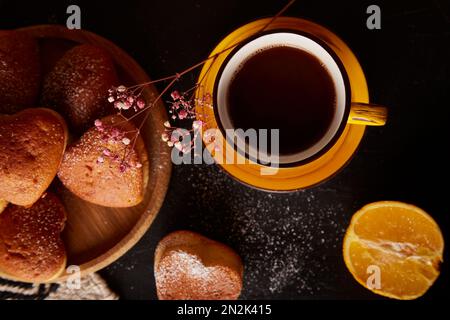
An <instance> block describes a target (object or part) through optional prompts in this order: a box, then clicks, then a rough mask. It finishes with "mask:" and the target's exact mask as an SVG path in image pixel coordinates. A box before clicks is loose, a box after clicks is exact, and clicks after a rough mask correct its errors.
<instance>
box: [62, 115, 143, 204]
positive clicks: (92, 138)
mask: <svg viewBox="0 0 450 320" xmlns="http://www.w3.org/2000/svg"><path fill="white" fill-rule="evenodd" d="M101 121H102V123H103V124H104V126H105V127H107V128H105V131H103V132H100V131H99V130H98V129H97V128H95V127H93V128H91V129H89V130H88V131H87V132H86V133H85V134H84V135H83V136H82V137H81V138H80V139H79V140H78V142H76V143H74V144H72V145H71V146H69V147H68V148H67V150H66V153H65V154H64V159H63V162H62V164H61V167H60V169H59V172H58V177H59V179H60V180H61V182H62V183H63V184H64V186H65V187H66V188H68V189H69V190H70V191H72V192H73V193H74V194H76V195H77V196H79V197H80V198H82V199H84V200H86V201H89V202H92V203H95V204H98V205H102V206H106V207H132V206H135V205H137V204H139V203H140V202H141V201H142V199H143V197H144V189H145V186H146V183H147V180H148V174H146V172H147V169H146V168H148V157H147V151H146V149H145V145H144V141H143V140H142V137H141V136H140V135H138V137H137V139H136V143H135V145H134V148H133V143H131V144H130V145H129V146H128V147H127V146H125V145H124V144H122V143H120V142H119V143H117V142H112V141H110V140H109V139H107V138H105V137H106V136H108V134H110V132H111V130H113V129H117V130H119V131H120V132H127V133H126V134H125V135H126V137H128V138H129V139H130V140H131V141H133V139H134V137H135V134H136V130H137V128H136V127H135V126H134V125H133V124H131V123H130V122H128V121H125V120H124V119H123V118H121V117H119V116H116V115H114V116H108V117H106V118H103V119H102V120H101ZM105 149H108V150H110V152H111V153H113V154H117V155H120V157H119V158H118V159H116V160H114V159H111V158H109V157H106V156H104V157H103V158H104V162H103V163H99V162H98V158H99V157H100V156H102V154H103V151H104V150H105ZM125 153H126V154H127V161H126V162H127V163H128V164H129V165H130V166H129V167H128V168H127V169H126V170H125V171H121V170H120V164H121V160H122V157H123V155H125ZM138 163H139V164H140V165H141V167H137V164H138Z"/></svg>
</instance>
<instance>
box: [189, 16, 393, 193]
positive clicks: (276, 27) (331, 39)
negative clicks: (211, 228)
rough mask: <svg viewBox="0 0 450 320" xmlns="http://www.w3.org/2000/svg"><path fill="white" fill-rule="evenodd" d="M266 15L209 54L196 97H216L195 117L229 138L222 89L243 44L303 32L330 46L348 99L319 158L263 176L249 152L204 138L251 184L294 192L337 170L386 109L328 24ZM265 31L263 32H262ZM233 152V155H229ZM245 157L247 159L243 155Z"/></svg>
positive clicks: (218, 156)
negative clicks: (371, 98) (371, 99)
mask: <svg viewBox="0 0 450 320" xmlns="http://www.w3.org/2000/svg"><path fill="white" fill-rule="evenodd" d="M269 20H270V19H262V20H258V21H254V22H252V23H249V24H247V25H245V26H243V27H241V28H238V29H237V30H235V31H234V32H232V33H231V34H230V35H228V36H227V37H226V38H225V39H223V40H222V42H220V43H219V45H218V46H217V47H216V48H215V49H214V51H213V52H212V53H211V57H213V58H211V59H210V60H209V61H208V62H207V63H206V64H205V65H204V67H203V69H202V72H201V74H200V76H199V87H198V89H197V91H196V97H197V101H202V99H203V97H205V95H208V96H212V99H211V101H212V105H208V104H205V103H198V104H197V106H196V112H197V118H198V119H200V120H203V121H204V122H205V123H207V124H208V125H207V127H208V128H213V129H217V132H219V135H220V134H222V137H221V139H219V140H221V141H226V139H225V138H224V135H223V132H222V133H221V131H220V128H223V126H222V123H221V120H220V117H219V116H218V113H219V112H218V108H220V101H219V100H220V97H219V95H220V90H219V89H218V87H219V85H218V84H219V83H220V80H221V77H222V73H223V71H224V69H226V67H227V65H228V63H229V62H230V60H232V59H233V56H234V55H235V54H236V52H238V51H239V49H241V48H242V47H243V46H245V44H248V43H250V42H252V41H254V40H255V39H260V38H261V37H263V36H265V35H277V34H279V33H287V34H295V35H301V36H303V37H306V38H308V39H310V40H312V41H313V42H314V43H316V44H317V45H319V46H320V47H321V48H323V49H324V50H326V51H327V52H328V53H330V55H331V56H332V58H333V59H334V60H335V62H336V64H337V65H338V67H339V70H340V72H341V74H342V78H343V79H345V81H344V82H345V92H346V102H345V104H343V107H342V110H341V111H342V114H343V116H342V120H340V121H339V128H337V129H336V133H335V136H334V137H333V139H330V140H329V143H328V144H327V145H326V147H322V148H321V149H320V152H317V153H316V154H315V156H312V157H308V158H306V159H304V160H303V161H301V162H297V163H295V164H294V165H287V166H281V167H280V168H278V170H276V171H274V173H273V174H268V175H267V174H261V173H262V172H263V171H264V169H265V168H264V166H263V165H261V164H260V163H257V162H254V161H249V160H248V159H246V157H245V155H243V154H241V153H240V152H236V150H235V149H234V147H232V148H226V143H225V144H224V145H222V146H220V148H217V146H216V147H214V148H212V147H211V145H210V144H209V142H210V141H207V140H208V138H206V137H205V136H204V137H203V138H204V139H203V140H204V142H205V144H206V145H207V148H208V149H209V150H210V152H211V153H212V154H213V156H214V158H215V160H216V162H217V163H218V164H219V165H220V166H221V167H222V168H223V169H224V170H225V171H226V172H227V173H229V174H230V175H231V176H233V177H234V178H236V179H237V180H239V181H241V182H243V183H245V184H248V185H250V186H253V187H256V188H260V189H264V190H269V191H291V190H298V189H304V188H307V187H310V186H313V185H316V184H318V183H320V182H322V181H324V180H326V179H328V178H330V177H331V176H333V175H334V174H336V173H337V172H338V171H339V170H340V169H341V168H342V167H343V166H344V165H345V164H346V163H348V161H349V160H350V158H351V157H352V155H353V154H354V152H355V151H356V149H357V147H358V145H359V143H360V141H361V139H362V137H363V134H364V131H365V127H366V126H368V125H369V126H380V125H384V124H385V123H386V117H387V110H386V108H385V107H383V106H380V105H375V104H372V103H369V99H368V90H367V84H366V80H365V77H364V73H363V71H362V69H361V67H360V65H359V63H358V61H357V59H356V57H355V56H354V54H353V53H352V52H351V50H350V49H349V48H348V47H347V46H346V45H345V43H344V42H343V41H342V40H341V39H339V38H338V37H337V36H336V35H334V34H333V33H332V32H331V31H329V30H327V29H326V28H324V27H322V26H320V25H317V24H315V23H313V22H311V21H308V20H304V19H298V18H289V17H281V18H277V19H276V20H275V21H273V22H272V23H271V24H270V25H269V26H267V23H268V21H269ZM262 29H264V30H262ZM230 153H233V154H230ZM230 157H234V158H235V159H236V161H235V162H233V163H227V162H226V161H225V158H230ZM243 158H244V159H243Z"/></svg>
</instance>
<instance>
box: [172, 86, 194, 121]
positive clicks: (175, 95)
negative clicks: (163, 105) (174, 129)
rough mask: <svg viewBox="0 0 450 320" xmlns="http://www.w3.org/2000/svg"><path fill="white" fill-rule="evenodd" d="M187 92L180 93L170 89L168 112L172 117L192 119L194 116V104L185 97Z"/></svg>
mask: <svg viewBox="0 0 450 320" xmlns="http://www.w3.org/2000/svg"><path fill="white" fill-rule="evenodd" d="M186 95H187V94H180V93H179V92H178V91H176V90H175V91H172V93H171V94H170V96H171V97H172V101H168V103H169V113H170V114H171V115H172V117H171V118H172V119H174V120H175V119H177V118H178V119H180V120H184V119H194V118H195V110H194V108H195V106H194V103H193V100H192V99H187V98H186Z"/></svg>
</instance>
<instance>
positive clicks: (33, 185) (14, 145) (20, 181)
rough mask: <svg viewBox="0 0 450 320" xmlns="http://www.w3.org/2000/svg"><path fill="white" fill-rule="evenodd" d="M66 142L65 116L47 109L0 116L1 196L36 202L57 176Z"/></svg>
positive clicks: (13, 200) (22, 203)
mask: <svg viewBox="0 0 450 320" xmlns="http://www.w3.org/2000/svg"><path fill="white" fill-rule="evenodd" d="M66 144H67V127H66V124H65V122H64V119H63V118H62V117H61V116H60V115H59V114H57V113H56V112H54V111H52V110H50V109H45V108H33V109H26V110H24V111H21V112H19V113H17V114H15V115H0V199H3V200H6V201H8V202H11V203H13V204H16V205H19V206H30V205H32V204H33V203H35V202H36V201H37V200H38V199H39V198H40V197H41V195H42V194H43V193H44V192H45V190H47V188H48V186H49V185H50V183H51V182H52V180H53V179H54V177H55V176H56V173H57V171H58V168H59V165H60V163H61V160H62V157H63V154H64V150H65V148H66Z"/></svg>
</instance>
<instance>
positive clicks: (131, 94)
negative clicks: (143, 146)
mask: <svg viewBox="0 0 450 320" xmlns="http://www.w3.org/2000/svg"><path fill="white" fill-rule="evenodd" d="M295 1H296V0H290V1H289V2H288V3H287V4H286V5H285V6H284V7H283V8H282V9H281V10H280V11H279V12H278V13H277V14H276V15H275V16H273V17H272V19H270V20H269V21H268V22H267V24H265V25H264V26H263V27H262V28H261V30H260V31H259V32H263V31H264V30H266V29H267V27H268V26H269V25H271V24H272V23H273V21H275V19H276V18H278V17H279V16H281V15H282V14H283V13H284V12H285V11H286V10H287V9H288V8H289V7H290V6H291V5H292V4H293V3H294V2H295ZM239 44H240V42H238V43H236V44H233V45H231V46H229V47H226V48H224V49H223V50H221V51H219V52H217V53H215V54H214V55H211V56H209V57H208V58H206V59H204V60H203V61H200V62H199V63H197V64H195V65H193V66H191V67H189V68H187V69H186V70H184V71H182V72H180V73H175V74H174V75H171V76H168V77H165V78H161V79H158V80H153V81H149V82H146V83H143V84H139V85H136V86H133V87H129V88H127V87H126V86H123V85H120V86H118V87H113V88H111V89H110V90H109V92H108V93H109V95H108V101H109V102H110V103H113V104H114V108H115V109H116V110H118V113H119V115H121V116H122V117H123V118H124V121H129V120H131V119H132V118H134V117H136V116H137V115H139V114H141V113H144V112H145V116H144V118H143V120H142V122H141V124H140V125H139V127H138V129H137V130H136V133H135V137H134V138H133V140H134V142H133V145H134V143H135V142H136V139H137V136H138V135H139V134H140V130H141V128H142V126H143V125H144V123H145V121H146V119H147V117H148V115H149V112H150V109H151V107H152V106H153V105H155V103H156V102H157V101H158V100H159V99H161V97H162V96H163V95H164V94H166V93H167V92H168V90H169V89H170V88H171V87H172V86H173V85H174V84H175V82H177V81H178V80H180V78H181V77H182V76H184V75H185V74H187V73H189V72H191V71H193V70H195V69H197V68H198V67H200V66H202V65H204V64H205V63H206V62H207V61H209V60H214V59H216V58H217V57H218V56H220V55H221V54H223V53H224V52H227V51H229V50H230V49H232V48H234V47H236V46H237V45H239ZM208 71H209V69H208ZM208 71H207V72H206V73H208ZM204 76H206V74H205V75H204ZM163 81H170V83H169V84H168V85H167V86H166V88H165V89H164V90H163V91H162V92H161V94H160V95H159V96H158V97H157V98H156V99H155V100H154V101H153V102H152V103H151V104H147V103H146V102H145V101H144V99H142V98H141V94H142V91H143V89H144V88H145V87H146V86H148V85H152V84H154V83H157V82H163ZM201 82H202V81H201V80H200V81H199V83H201ZM199 83H197V84H196V85H195V86H194V87H193V88H192V89H191V90H188V91H186V92H185V93H183V94H180V93H179V92H178V91H173V92H172V93H171V97H172V101H170V102H169V112H170V114H171V119H172V120H175V119H180V120H184V119H195V118H196V115H195V110H194V106H195V104H197V105H199V106H202V107H212V105H211V96H210V95H209V94H206V95H204V96H203V97H201V98H200V99H197V100H195V99H194V98H193V95H192V96H190V98H189V99H188V98H187V97H188V93H189V92H190V91H192V90H194V89H197V88H199ZM130 109H131V110H133V111H134V112H135V114H134V115H132V116H131V117H130V118H126V117H125V116H124V115H123V114H122V111H126V110H130ZM203 117H204V119H202V120H203V121H200V120H197V121H194V122H193V128H192V130H189V131H188V132H190V133H192V132H194V139H191V141H194V140H195V138H196V137H197V135H196V133H195V132H198V128H202V129H203V128H205V126H206V122H207V121H208V119H207V116H206V115H204V116H203ZM98 121H100V120H96V127H97V129H99V130H105V128H104V126H103V124H102V123H101V122H98ZM195 126H197V127H198V128H195ZM164 127H165V132H164V133H163V134H162V136H161V138H162V140H163V141H165V142H166V143H167V145H168V146H170V147H175V148H177V149H178V150H180V151H183V152H190V151H191V149H192V142H191V143H190V147H189V146H186V145H187V144H186V143H184V144H183V143H182V142H183V138H182V137H183V135H175V136H179V137H178V138H173V137H172V136H173V133H174V132H176V130H181V129H180V128H176V127H172V126H171V125H170V123H169V122H166V123H165V124H164ZM113 132H114V133H113ZM190 133H189V134H190ZM185 134H186V133H185ZM206 134H209V133H206ZM124 138H125V137H121V135H120V134H117V133H115V131H114V130H112V131H111V134H109V135H107V136H106V139H112V140H111V141H115V142H120V143H123V144H124V145H125V146H126V147H129V144H130V142H131V141H130V139H128V138H126V139H125V140H124ZM204 138H205V141H206V142H207V143H208V141H210V142H213V143H214V144H215V145H216V143H215V137H214V136H213V135H212V136H211V137H208V136H204ZM215 148H217V147H215ZM103 156H108V157H111V156H112V157H113V159H114V160H116V159H120V157H117V156H118V155H117V154H113V155H111V154H110V153H109V152H108V151H107V150H106V151H105V150H104V152H103V155H100V156H99V159H98V160H99V161H98V162H100V163H101V161H102V159H103V160H104V158H103ZM126 158H127V148H125V154H124V156H123V157H122V158H121V159H123V160H121V161H122V162H121V166H120V169H121V171H122V170H123V171H125V170H126V168H127V167H128V166H129V164H128V163H127V162H126ZM137 165H140V164H137ZM140 166H141V165H140Z"/></svg>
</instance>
